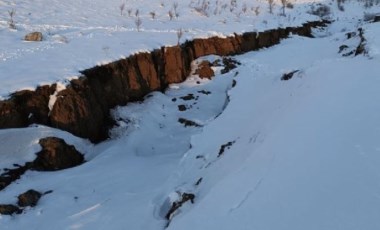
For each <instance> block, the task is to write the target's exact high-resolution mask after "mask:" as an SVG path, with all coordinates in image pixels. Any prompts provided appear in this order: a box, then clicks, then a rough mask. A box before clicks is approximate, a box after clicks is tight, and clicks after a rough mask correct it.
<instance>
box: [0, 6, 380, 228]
mask: <svg viewBox="0 0 380 230" xmlns="http://www.w3.org/2000/svg"><path fill="white" fill-rule="evenodd" d="M234 2H235V1H222V0H219V1H211V2H210V3H208V6H207V7H204V5H203V4H204V3H203V2H202V1H190V0H189V1H182V2H178V6H176V5H177V4H176V2H175V1H158V2H156V3H151V2H148V1H144V0H133V1H132V0H129V1H126V2H120V1H114V2H112V1H111V2H107V3H104V1H100V0H96V1H94V0H93V1H87V0H82V1H71V0H69V1H64V2H62V1H49V3H47V2H46V1H44V0H38V1H34V2H29V1H4V0H3V1H1V0H0V8H1V9H4V10H2V12H1V15H0V36H1V37H2V38H4V39H2V40H1V41H0V47H2V48H1V50H0V57H1V59H0V72H1V73H0V81H1V82H2V84H1V86H0V90H1V91H0V96H1V97H2V99H6V98H8V97H9V96H10V93H12V92H15V91H18V90H21V89H25V88H27V89H34V88H35V87H36V86H37V85H43V84H47V83H48V84H51V83H55V82H59V85H60V86H61V90H62V89H64V88H65V87H67V84H68V79H73V78H78V77H79V76H80V74H79V71H81V70H84V69H86V68H90V67H92V66H94V65H96V64H106V63H110V62H112V61H115V60H118V59H119V58H120V57H127V56H129V55H130V54H133V53H137V52H141V51H151V50H153V49H155V48H157V47H160V46H162V45H165V46H173V45H176V44H177V42H178V41H177V40H178V36H177V34H178V31H183V36H181V37H180V39H179V42H180V43H182V42H184V41H185V40H192V39H194V38H200V37H201V38H207V37H210V36H215V35H218V36H221V37H225V36H228V35H231V34H233V33H237V34H239V33H243V32H247V31H253V32H259V31H267V30H270V29H276V28H278V27H288V26H299V25H301V24H302V23H305V22H307V21H316V20H321V17H319V16H317V15H313V14H310V12H311V11H314V12H315V10H316V9H317V8H318V7H320V6H319V5H317V4H318V3H315V2H309V1H307V0H303V1H296V2H292V4H293V8H286V9H285V13H286V15H285V16H283V15H280V14H281V12H282V8H281V3H280V2H276V1H275V5H274V9H273V13H272V14H271V13H270V12H269V10H268V2H267V1H254V2H252V1H246V2H244V1H236V5H235V4H234ZM123 3H125V6H124V8H123V7H121V6H122V5H123ZM320 4H324V5H327V6H329V9H330V10H331V12H329V13H328V14H326V15H325V17H324V19H328V20H330V21H331V23H330V24H328V25H327V26H326V27H324V28H316V29H314V30H313V37H304V36H298V35H290V37H289V38H287V39H284V40H282V41H281V43H280V44H278V45H275V46H272V47H268V48H264V49H260V50H257V51H253V52H247V53H245V54H241V55H236V56H233V57H230V58H232V60H233V63H235V65H236V66H234V67H236V68H231V69H228V71H225V69H224V68H225V65H226V63H224V64H221V63H223V61H222V60H223V57H220V56H217V55H209V56H205V57H201V58H199V59H197V60H196V61H194V62H193V64H192V66H193V71H192V73H191V74H190V76H189V77H188V78H187V79H186V80H185V81H184V82H183V83H178V84H171V85H170V86H169V87H168V89H167V90H166V91H165V92H153V93H151V94H149V95H147V96H145V97H144V100H142V101H137V102H132V103H128V104H127V105H126V106H118V107H116V108H114V109H113V110H112V111H111V114H112V118H113V119H114V120H115V124H114V126H113V128H112V129H111V130H110V138H109V139H108V140H106V141H103V142H101V143H99V144H93V143H91V142H90V141H89V140H87V139H83V138H79V137H76V136H74V135H72V134H70V133H68V132H65V131H62V130H58V129H54V128H50V127H46V126H42V125H37V124H35V125H32V126H30V127H27V128H19V129H2V130H0V145H1V146H2V148H1V150H0V174H1V173H2V174H4V173H6V172H7V171H9V169H12V168H15V167H18V166H19V165H23V164H25V163H26V162H32V161H33V160H34V159H35V158H36V155H35V154H36V153H37V152H39V151H40V150H41V146H40V144H39V140H40V139H41V138H44V137H51V136H54V137H59V138H62V139H64V140H65V142H66V143H68V144H69V145H73V146H75V148H76V149H77V150H78V151H79V152H80V153H82V154H83V155H84V158H85V162H84V163H83V164H81V165H79V166H77V167H72V168H68V169H64V170H58V171H38V170H27V171H26V172H25V173H24V174H23V175H22V176H21V178H20V179H18V180H16V181H15V182H13V183H11V184H10V185H9V186H7V187H5V188H4V189H3V190H1V191H0V204H17V200H18V199H17V196H18V195H19V194H21V193H23V192H25V191H27V190H29V189H34V190H37V191H40V192H41V193H45V192H47V193H46V194H44V195H43V196H42V197H41V199H40V200H39V202H38V204H37V205H36V206H35V207H26V208H23V209H22V211H21V213H20V214H13V215H0V228H1V229H12V230H13V229H16V230H18V229H20V230H21V229H39V230H43V229H49V230H50V229H115V230H118V229H136V230H137V229H144V230H150V229H151V230H157V229H172V230H187V229H219V230H221V229H226V230H227V229H228V230H230V229H238V230H243V229H260V230H264V229H268V230H273V229H278V230H279V229H284V230H288V229H292V230H293V229H300V230H301V229H316V230H317V229H318V230H320V229H328V230H337V229H344V230H348V229H353V230H354V229H366V230H375V229H379V228H380V221H379V218H378V216H379V215H380V208H379V207H380V180H379V179H380V168H379V167H378V166H379V165H380V146H379V138H380V129H379V127H380V120H379V117H380V104H379V103H378V101H377V100H378V99H380V91H379V90H378V84H379V80H380V71H379V62H380V52H379V51H380V40H379V39H378V38H379V37H380V26H379V25H380V24H379V22H373V18H370V19H368V17H369V16H370V15H377V14H378V13H380V5H377V4H375V5H374V6H371V7H364V3H363V2H356V1H346V2H345V3H344V4H343V5H342V6H343V7H344V11H342V10H339V9H338V6H337V3H336V2H330V1H327V2H324V1H321V2H320ZM202 6H203V8H202ZM122 8H123V9H122ZM245 8H246V10H244V9H245ZM12 9H15V10H16V11H15V12H16V13H15V17H14V20H15V26H16V29H9V18H8V17H9V15H8V13H7V11H8V10H9V11H11V10H12ZM42 9H43V10H42ZM130 9H132V10H131V16H129V13H128V11H129V10H130ZM137 9H138V10H139V11H138V13H137V16H136V10H137ZM257 9H258V10H257ZM169 11H170V12H175V11H176V12H177V13H178V15H177V16H178V17H175V14H174V16H173V19H172V20H170V17H169V15H168V12H169ZM257 11H259V13H258V14H257ZM151 12H154V13H155V18H154V19H153V18H152V14H150V13H151ZM364 16H365V18H366V19H368V20H364ZM137 18H140V19H141V20H142V24H141V28H138V29H137V28H136V19H137ZM180 29H181V30H180ZM32 31H41V32H43V35H44V40H43V41H41V42H25V41H22V39H23V36H24V35H25V34H26V33H28V32H32ZM3 47H4V48H3ZM204 61H208V62H209V63H214V64H213V65H212V66H211V68H212V70H213V72H214V74H215V76H214V77H212V78H210V79H208V78H200V76H199V73H198V72H196V69H197V68H198V67H197V66H199V65H202V64H201V63H202V62H203V63H204ZM215 63H219V64H215ZM227 65H228V64H227ZM49 106H54V101H52V104H51V105H49ZM0 182H1V181H0ZM173 207H176V209H175V210H174V209H173Z"/></svg>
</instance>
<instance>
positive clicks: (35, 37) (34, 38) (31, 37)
mask: <svg viewBox="0 0 380 230" xmlns="http://www.w3.org/2000/svg"><path fill="white" fill-rule="evenodd" d="M42 39H43V37H42V33H41V32H32V33H29V34H27V35H25V37H24V40H25V41H30V42H40V41H42Z"/></svg>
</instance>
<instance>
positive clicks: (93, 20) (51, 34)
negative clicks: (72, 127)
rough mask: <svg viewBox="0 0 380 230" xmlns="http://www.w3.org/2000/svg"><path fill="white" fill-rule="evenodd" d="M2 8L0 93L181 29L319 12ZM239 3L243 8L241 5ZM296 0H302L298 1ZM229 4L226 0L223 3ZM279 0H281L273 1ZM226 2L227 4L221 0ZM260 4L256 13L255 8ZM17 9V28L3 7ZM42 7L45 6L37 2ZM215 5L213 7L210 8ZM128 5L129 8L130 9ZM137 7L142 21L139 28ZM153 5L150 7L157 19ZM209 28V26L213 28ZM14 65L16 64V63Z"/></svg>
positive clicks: (18, 3) (115, 1)
mask: <svg viewBox="0 0 380 230" xmlns="http://www.w3.org/2000/svg"><path fill="white" fill-rule="evenodd" d="M174 2H177V3H178V9H177V11H178V14H179V16H178V18H175V19H173V20H170V19H169V16H168V12H169V11H173V5H174ZM0 3H1V9H2V10H1V12H0V36H1V37H2V39H1V41H0V47H1V50H0V70H1V73H2V74H1V75H0V81H1V82H2V85H1V87H0V96H1V97H2V98H7V96H8V95H9V94H10V93H12V92H14V91H16V90H19V89H33V88H35V87H36V86H38V85H40V84H48V83H50V84H51V83H55V82H57V81H64V80H68V79H72V78H75V77H77V76H78V75H80V74H79V71H81V70H84V69H86V68H91V67H93V66H94V65H102V64H106V63H109V62H111V61H114V60H118V59H120V58H122V57H127V56H129V55H130V54H133V53H138V52H142V51H149V50H153V49H155V48H160V47H161V46H164V45H176V44H177V31H178V30H179V29H182V30H183V31H184V35H183V37H182V38H181V40H180V42H184V41H185V40H186V39H193V38H205V37H210V36H226V35H232V34H233V33H241V32H245V31H253V30H254V31H263V30H267V29H270V28H276V27H278V26H283V27H285V26H290V25H300V24H302V23H304V22H305V21H306V20H317V19H318V17H316V16H311V15H309V14H307V13H306V12H305V8H306V7H307V6H304V5H303V4H299V5H298V4H295V7H294V9H292V10H288V11H287V13H288V15H287V17H283V16H279V15H278V14H279V12H280V7H279V5H278V6H277V7H275V14H274V15H269V13H268V12H267V2H266V1H264V0H262V1H255V2H250V1H239V2H238V4H237V6H236V7H234V8H232V12H231V11H230V0H228V1H227V0H220V1H219V4H218V5H215V2H211V3H210V5H209V8H208V10H207V12H208V13H209V16H208V17H207V16H202V15H199V13H197V12H196V11H195V10H194V7H198V6H199V4H200V3H198V2H197V1H194V0H193V1H190V0H187V1H174V0H169V1H162V2H160V1H156V2H153V3H151V2H148V3H147V2H146V1H142V0H126V1H125V2H124V3H125V10H124V11H123V15H121V14H120V8H119V7H120V5H121V4H122V3H123V1H120V0H112V1H107V2H106V3H105V2H104V1H102V0H80V1H78V0H66V1H65V2H62V1H59V0H53V1H48V2H47V1H46V0H38V1H32V2H31V1H26V0H3V1H1V2H0ZM244 3H245V4H246V6H247V11H246V13H244V12H243V11H242V7H243V5H244ZM300 3H301V2H300ZM162 4H163V6H162ZM226 4H227V5H226ZM278 4H279V3H278ZM223 5H226V7H224V6H223ZM256 7H259V12H260V13H259V15H258V16H256V14H255V12H254V9H255V8H256ZM12 9H14V10H15V11H16V13H15V16H14V21H15V25H16V28H17V29H16V30H11V29H9V28H8V22H9V20H10V17H9V15H8V11H11V10H12ZM42 9H43V10H42ZM214 9H218V12H217V13H216V15H214V12H213V11H214ZM128 10H131V16H128ZM136 10H139V14H138V15H139V17H140V18H141V20H142V22H143V24H142V26H141V31H140V32H138V31H137V29H136V25H135V20H136V16H135V14H136ZM150 12H155V14H156V17H155V19H152V18H151V15H150ZM210 28H211V29H210ZM33 31H40V32H42V33H43V36H44V40H43V41H42V42H25V41H23V37H24V36H25V35H26V34H27V33H28V32H33ZM16 67H17V68H16Z"/></svg>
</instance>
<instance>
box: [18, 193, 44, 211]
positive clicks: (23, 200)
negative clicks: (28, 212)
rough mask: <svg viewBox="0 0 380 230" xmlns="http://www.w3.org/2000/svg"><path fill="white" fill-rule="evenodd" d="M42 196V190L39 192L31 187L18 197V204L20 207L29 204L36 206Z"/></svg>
mask: <svg viewBox="0 0 380 230" xmlns="http://www.w3.org/2000/svg"><path fill="white" fill-rule="evenodd" d="M41 196H42V194H41V193H40V192H37V191H36V190H33V189H31V190H28V191H26V192H24V193H23V194H21V195H19V196H18V197H17V199H18V201H17V204H18V206H20V207H28V206H30V207H34V206H36V205H37V203H38V201H39V200H40V198H41Z"/></svg>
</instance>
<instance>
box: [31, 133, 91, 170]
mask: <svg viewBox="0 0 380 230" xmlns="http://www.w3.org/2000/svg"><path fill="white" fill-rule="evenodd" d="M39 143H40V145H41V146H42V150H41V151H40V152H38V153H37V158H36V159H35V160H34V161H33V163H32V167H31V168H32V169H34V170H38V171H55V170H61V169H67V168H72V167H75V166H78V165H80V164H82V163H83V161H84V158H83V155H82V154H80V153H79V152H78V151H77V150H76V149H75V147H74V146H72V145H68V144H66V142H65V141H64V140H62V139H60V138H57V137H47V138H43V139H41V140H40V142H39Z"/></svg>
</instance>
